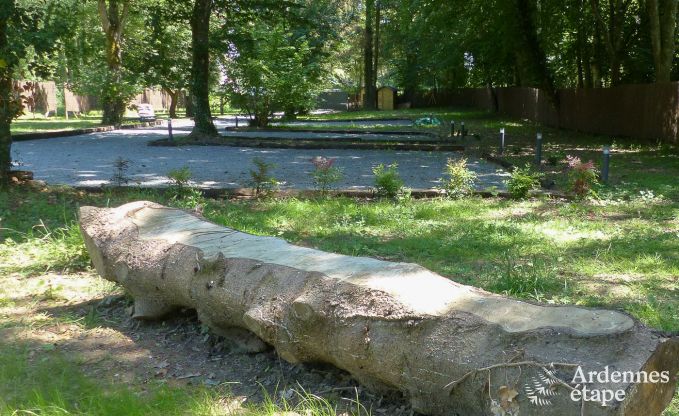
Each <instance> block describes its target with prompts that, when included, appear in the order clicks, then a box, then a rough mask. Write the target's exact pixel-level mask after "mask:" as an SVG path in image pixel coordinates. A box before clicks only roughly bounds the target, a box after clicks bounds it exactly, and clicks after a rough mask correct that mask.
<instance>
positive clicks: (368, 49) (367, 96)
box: [363, 0, 377, 110]
mask: <svg viewBox="0 0 679 416" xmlns="http://www.w3.org/2000/svg"><path fill="white" fill-rule="evenodd" d="M374 16H375V0H366V2H365V31H364V38H363V78H364V82H365V92H364V94H363V108H365V109H366V110H374V109H375V108H376V107H377V87H376V85H375V82H376V80H375V72H374V70H375V66H374V57H373V55H374V45H373V41H374V32H373V24H374V19H375V18H374Z"/></svg>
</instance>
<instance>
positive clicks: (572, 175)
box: [566, 155, 599, 198]
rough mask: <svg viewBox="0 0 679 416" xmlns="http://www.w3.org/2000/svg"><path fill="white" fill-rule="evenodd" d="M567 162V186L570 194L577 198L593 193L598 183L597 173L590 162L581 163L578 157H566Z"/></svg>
mask: <svg viewBox="0 0 679 416" xmlns="http://www.w3.org/2000/svg"><path fill="white" fill-rule="evenodd" d="M566 159H567V160H568V185H569V189H570V191H571V192H573V193H574V194H575V195H576V196H577V197H578V198H584V197H585V196H587V195H589V194H591V193H592V192H593V189H592V188H593V187H594V186H595V185H597V184H598V183H599V179H598V172H597V170H596V168H595V167H594V162H592V161H591V160H590V161H589V162H586V163H582V161H581V160H580V158H579V157H576V156H570V155H569V156H566Z"/></svg>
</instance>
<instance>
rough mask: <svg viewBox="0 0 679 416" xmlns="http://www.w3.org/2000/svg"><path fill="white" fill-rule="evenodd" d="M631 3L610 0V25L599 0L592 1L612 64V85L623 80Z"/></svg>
mask: <svg viewBox="0 0 679 416" xmlns="http://www.w3.org/2000/svg"><path fill="white" fill-rule="evenodd" d="M630 4H631V1H629V0H609V7H608V25H606V22H604V19H603V16H602V14H601V11H600V4H599V0H591V2H590V5H591V9H592V14H593V15H594V18H595V19H596V26H597V27H598V32H599V33H600V34H603V41H604V46H605V48H606V52H607V54H608V60H609V65H610V76H611V85H619V84H620V82H621V80H622V78H621V75H622V74H621V73H622V66H621V57H622V54H623V53H624V50H625V46H626V45H625V36H624V34H625V30H624V29H625V16H626V14H627V11H628V10H629V6H630ZM605 26H607V27H605Z"/></svg>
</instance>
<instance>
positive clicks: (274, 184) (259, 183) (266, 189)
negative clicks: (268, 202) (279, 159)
mask: <svg viewBox="0 0 679 416" xmlns="http://www.w3.org/2000/svg"><path fill="white" fill-rule="evenodd" d="M252 163H253V164H254V165H255V169H250V183H251V185H252V187H253V188H254V190H255V196H256V197H258V198H259V197H263V196H269V195H270V194H271V193H272V192H274V191H275V190H276V189H278V186H279V185H280V182H279V181H278V180H277V179H276V178H275V177H274V176H273V175H272V174H271V171H272V170H273V169H274V168H275V167H276V165H274V164H273V163H267V162H265V161H264V160H263V159H261V158H258V157H256V158H254V159H252Z"/></svg>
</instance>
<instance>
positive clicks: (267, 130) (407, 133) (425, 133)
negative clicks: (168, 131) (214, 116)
mask: <svg viewBox="0 0 679 416" xmlns="http://www.w3.org/2000/svg"><path fill="white" fill-rule="evenodd" d="M224 130H226V131H233V132H262V133H280V132H283V133H326V134H328V133H329V134H366V135H385V136H427V137H436V134H434V133H433V132H428V131H407V130H374V129H373V130H369V129H344V130H342V129H304V128H302V129H297V128H294V127H280V128H279V127H273V128H265V129H262V128H257V127H232V126H228V127H225V128H224Z"/></svg>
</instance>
